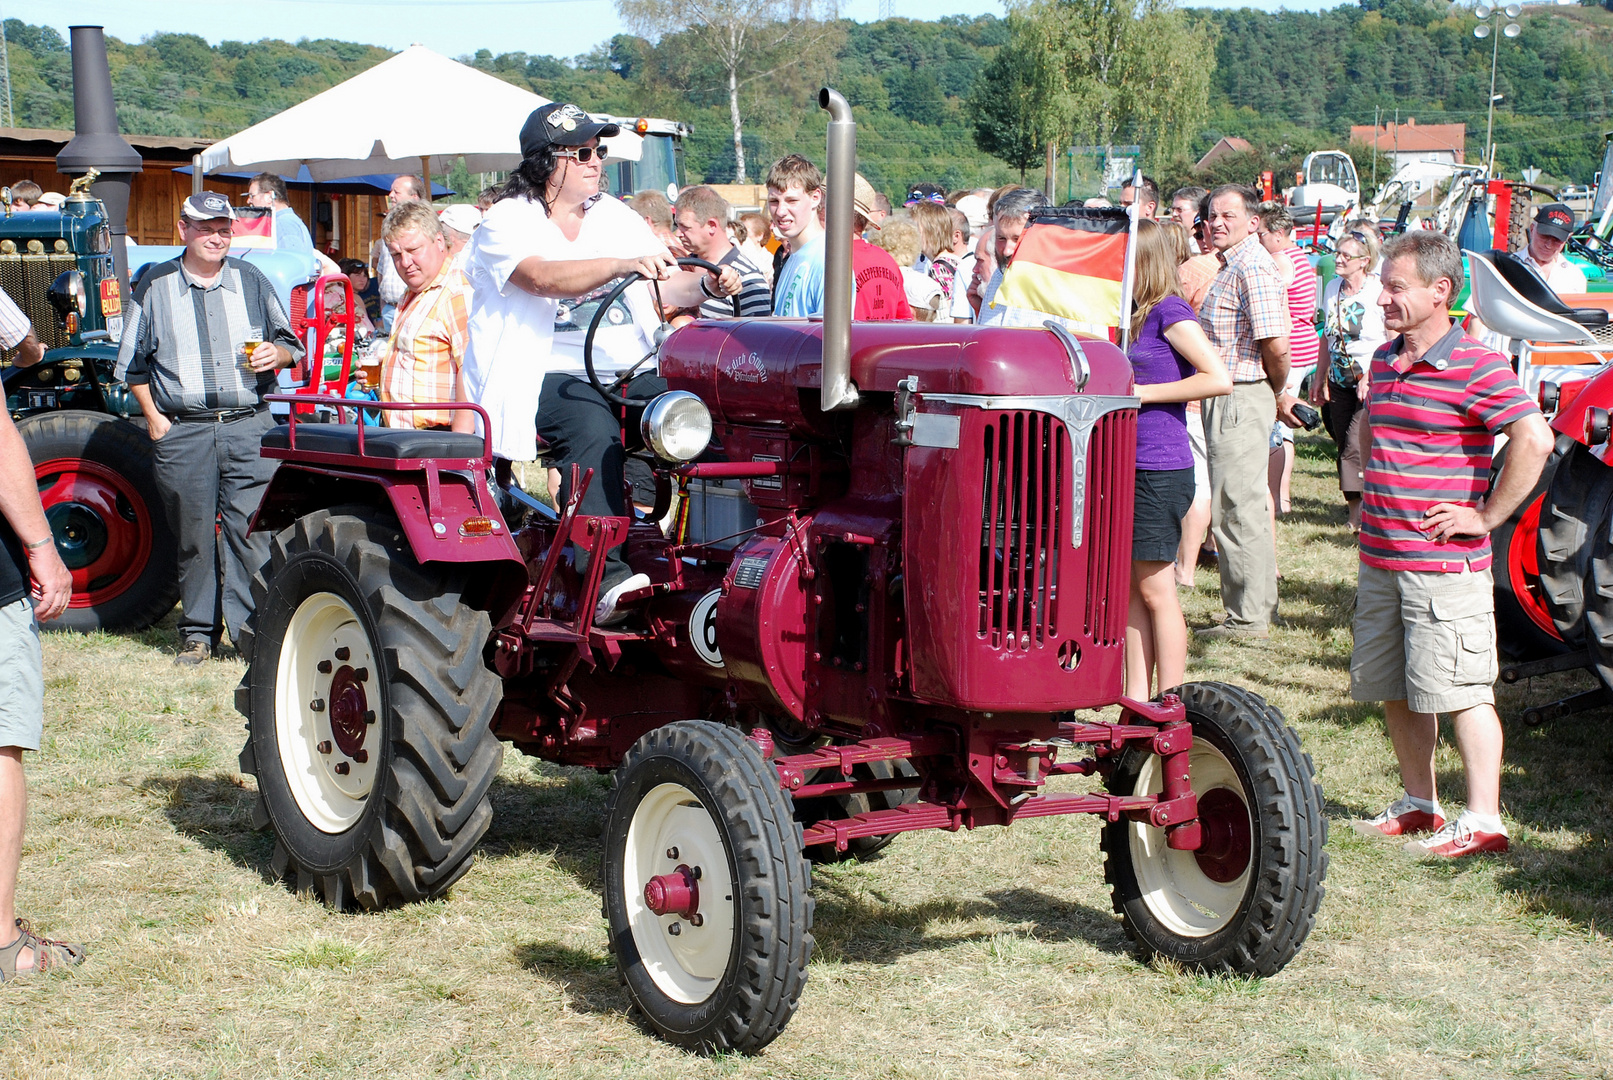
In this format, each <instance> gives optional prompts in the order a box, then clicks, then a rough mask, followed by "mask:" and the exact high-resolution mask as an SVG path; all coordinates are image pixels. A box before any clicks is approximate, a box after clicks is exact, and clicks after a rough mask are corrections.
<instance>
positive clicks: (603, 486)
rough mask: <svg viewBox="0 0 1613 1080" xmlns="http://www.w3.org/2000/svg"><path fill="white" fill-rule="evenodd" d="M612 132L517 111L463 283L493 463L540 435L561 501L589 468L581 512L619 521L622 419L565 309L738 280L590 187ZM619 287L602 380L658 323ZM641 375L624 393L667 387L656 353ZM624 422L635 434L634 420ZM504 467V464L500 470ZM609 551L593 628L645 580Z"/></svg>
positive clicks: (669, 298) (647, 394)
mask: <svg viewBox="0 0 1613 1080" xmlns="http://www.w3.org/2000/svg"><path fill="white" fill-rule="evenodd" d="M619 130H620V129H619V128H618V127H617V125H615V124H607V123H601V122H599V121H596V120H594V119H593V118H592V117H590V116H589V115H588V114H587V113H585V112H584V111H583V110H582V109H580V108H578V107H577V106H576V105H571V104H564V103H560V102H555V103H552V104H549V105H543V106H540V107H539V108H537V109H535V110H533V112H532V115H531V116H529V117H528V118H527V121H526V123H525V124H524V125H523V126H522V128H521V158H522V160H521V164H520V165H519V166H517V167H516V169H515V171H514V172H512V173H511V174H510V179H509V181H508V182H507V183H506V184H505V185H504V188H503V191H502V193H501V197H500V198H499V200H498V201H497V202H495V203H494V204H493V206H492V208H491V209H489V210H488V212H487V215H486V216H485V217H484V218H483V219H482V225H481V228H479V229H477V230H476V233H475V236H474V238H473V239H472V241H471V247H470V256H469V258H468V259H467V260H466V271H467V273H468V275H469V277H470V280H471V286H472V290H473V291H472V300H471V311H470V319H469V331H470V348H469V349H468V350H467V352H466V356H465V367H464V371H463V378H464V389H465V392H466V395H467V396H468V397H469V398H470V400H472V401H474V402H476V403H478V404H479V405H481V406H482V407H483V408H484V409H486V410H487V412H488V416H489V418H490V421H491V426H492V437H493V453H494V454H495V455H496V456H497V457H498V458H500V459H502V460H503V461H504V462H510V461H530V460H532V459H533V458H534V457H536V456H537V438H538V436H539V435H541V436H542V437H543V440H544V442H545V444H546V449H545V451H544V456H545V458H547V459H548V460H550V461H552V462H554V463H555V464H557V465H558V466H560V475H561V480H562V483H561V489H560V491H559V493H558V495H559V498H560V499H561V500H564V499H566V498H568V497H569V496H570V494H571V493H570V491H568V490H567V486H568V481H569V474H570V469H569V466H570V465H571V464H572V463H576V464H578V465H580V466H581V467H582V469H583V470H588V469H592V470H593V471H594V477H593V480H592V481H591V482H590V483H589V485H588V487H587V489H586V491H585V492H584V495H583V499H582V505H581V507H580V509H581V512H582V513H584V514H596V515H611V516H615V517H627V516H628V515H629V514H630V513H631V507H629V506H628V504H627V500H626V498H625V496H624V494H623V478H624V476H625V473H626V466H627V448H626V447H624V446H623V444H622V430H623V428H622V425H621V422H620V420H619V418H618V417H617V415H616V413H615V411H614V410H613V408H612V407H611V405H610V404H609V403H608V402H607V401H606V400H605V399H604V398H603V397H601V396H600V395H599V394H598V393H597V392H596V391H595V390H594V388H593V387H592V386H591V385H590V384H589V382H588V380H587V377H586V375H585V373H584V368H583V364H582V357H581V340H580V339H581V338H582V336H583V332H582V329H581V328H579V327H578V325H577V323H576V322H574V321H573V318H574V313H575V312H576V310H577V309H578V308H580V307H586V306H588V305H590V304H594V305H597V303H598V302H599V301H600V299H601V297H602V295H603V293H604V292H605V291H606V290H607V288H608V287H610V286H613V285H614V284H615V283H616V282H617V281H618V280H620V279H621V278H623V277H626V276H628V275H632V274H639V275H642V276H643V277H644V278H646V279H648V280H649V281H653V282H656V283H657V285H658V290H659V294H660V296H659V301H660V304H662V305H667V304H670V305H671V306H674V307H689V308H694V307H699V306H700V305H701V303H702V302H704V301H705V300H707V299H709V298H711V297H714V296H731V295H733V294H734V293H735V292H737V291H739V288H740V278H739V274H738V273H736V272H735V271H734V270H733V269H732V268H731V267H727V268H724V269H723V271H722V273H721V274H708V273H700V272H690V271H683V270H679V269H678V268H677V265H676V263H675V261H674V260H673V259H672V257H671V255H669V254H668V253H667V250H666V247H665V245H663V244H662V243H661V242H660V241H659V240H658V239H656V236H655V234H654V233H653V232H652V231H651V230H650V227H649V225H648V224H646V223H645V221H644V219H643V218H641V217H639V216H638V215H637V214H636V213H634V212H633V210H632V209H630V208H629V207H627V206H626V205H624V204H623V203H622V202H621V201H620V200H618V199H616V198H614V197H612V196H610V195H605V194H602V193H601V192H600V190H599V187H600V171H601V167H602V162H601V156H602V155H601V153H600V151H601V149H602V148H601V147H600V145H599V140H600V139H601V138H606V139H608V138H610V137H611V136H613V135H616V134H617V133H618V131H619ZM624 296H625V298H626V311H620V310H614V309H613V310H611V311H608V312H607V313H606V315H607V317H606V319H605V324H606V325H607V326H608V327H609V328H610V329H611V330H612V331H613V337H614V339H615V342H614V344H613V345H611V346H610V347H606V346H605V345H604V344H603V343H602V342H600V341H599V340H596V342H595V354H594V361H595V371H596V373H597V374H598V375H599V377H600V379H601V380H602V381H604V382H606V383H609V382H611V381H612V380H614V379H615V378H616V377H617V376H618V375H620V374H622V373H623V372H624V371H629V370H633V369H634V368H635V365H637V364H638V363H639V362H640V361H641V360H645V359H646V358H647V357H651V356H653V352H654V349H655V332H656V330H657V328H658V327H659V326H660V315H659V310H658V305H657V298H656V296H655V295H654V294H653V293H652V292H651V290H650V289H649V287H648V286H647V284H646V283H645V282H639V283H638V284H636V285H634V286H632V287H631V288H629V289H628V290H627V291H626V293H625V294H624ZM578 318H579V319H580V316H578ZM583 325H586V323H585V322H584V323H583ZM603 336H605V335H604V334H603V333H602V335H601V337H603ZM637 372H638V373H637V374H636V375H635V376H634V377H633V378H632V379H631V380H630V381H629V382H628V383H627V385H626V388H625V389H624V391H623V393H624V394H625V395H626V396H628V397H631V398H637V399H644V400H648V399H650V398H653V397H654V396H655V395H657V394H659V393H661V392H663V391H664V390H665V389H666V382H665V381H664V380H663V379H661V377H660V376H659V375H657V374H656V373H655V369H654V366H653V360H649V361H647V363H646V364H645V366H643V367H638V368H637ZM626 430H627V431H629V432H637V430H638V418H637V417H636V416H634V417H630V418H629V423H628V424H627V427H626ZM507 469H508V465H507V464H505V465H503V466H501V475H502V470H507ZM606 559H607V565H606V567H605V571H604V576H603V578H602V582H601V597H600V601H599V606H598V607H597V609H596V610H595V613H594V614H595V621H596V622H599V623H601V624H602V625H608V624H610V623H613V622H617V621H620V619H621V618H622V617H623V616H624V613H623V612H619V611H618V610H617V600H618V598H619V597H621V596H622V595H623V594H625V593H628V592H631V591H633V590H634V589H638V588H641V587H643V586H645V585H647V584H649V580H648V579H647V578H645V577H644V576H643V575H640V574H633V573H632V572H631V570H630V569H629V568H628V566H627V563H626V561H625V560H624V559H623V557H622V552H621V549H620V548H613V549H612V550H611V552H610V553H609V554H608V555H607V556H606Z"/></svg>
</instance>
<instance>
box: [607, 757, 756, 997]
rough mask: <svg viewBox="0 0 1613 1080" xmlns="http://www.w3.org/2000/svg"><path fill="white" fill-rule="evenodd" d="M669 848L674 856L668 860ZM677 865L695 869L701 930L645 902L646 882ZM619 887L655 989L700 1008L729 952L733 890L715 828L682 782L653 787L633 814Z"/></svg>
mask: <svg viewBox="0 0 1613 1080" xmlns="http://www.w3.org/2000/svg"><path fill="white" fill-rule="evenodd" d="M674 850H675V851H676V852H677V855H676V856H675V857H671V856H669V854H668V853H669V852H671V851H674ZM679 866H688V867H691V868H698V869H699V870H700V880H699V890H700V901H699V906H698V909H697V910H698V914H699V915H700V918H701V922H702V925H700V926H695V925H693V924H692V923H691V922H690V921H689V920H688V919H685V918H682V917H681V916H678V915H657V914H656V913H655V912H653V911H651V910H650V908H649V905H647V904H646V903H645V902H644V886H645V885H646V884H648V883H649V881H650V879H651V878H653V877H656V876H658V875H660V874H670V873H673V872H674V871H675V870H676V869H677V868H678V867H679ZM622 888H623V891H624V892H625V893H626V896H625V897H624V900H625V901H626V907H627V925H628V927H629V928H630V929H631V930H632V932H633V944H634V945H636V946H637V947H638V954H639V958H640V959H641V960H642V961H643V962H644V970H645V971H646V972H648V974H649V976H650V978H651V979H652V980H653V981H654V982H655V985H656V987H657V988H659V989H660V991H661V992H662V993H663V994H665V995H666V996H667V997H669V998H671V999H672V1000H673V1001H676V1002H679V1003H680V1004H683V1005H698V1004H699V1003H700V1002H702V1001H705V1000H706V999H707V998H709V997H710V996H711V995H712V994H713V993H715V992H716V991H717V988H718V987H719V986H720V985H722V980H723V976H724V975H725V974H727V971H728V961H729V958H730V957H731V956H732V954H733V948H734V909H735V906H736V905H735V903H734V896H735V895H736V888H737V886H736V885H735V884H734V881H733V878H732V876H731V875H730V873H729V870H728V849H727V847H725V846H724V844H723V841H722V835H721V834H720V833H719V832H718V831H717V823H716V822H715V821H714V820H712V816H711V812H710V811H708V810H707V809H706V808H705V806H703V805H702V804H701V802H700V798H699V796H697V795H696V794H695V793H694V792H692V791H690V790H689V789H688V788H686V787H684V786H683V785H682V784H659V785H657V786H656V787H654V788H652V789H651V790H650V791H649V792H648V793H646V794H645V796H644V798H642V799H641V800H639V804H638V806H637V807H636V808H634V810H633V820H632V821H631V822H629V823H628V826H627V849H626V851H625V852H624V853H623V866H622ZM674 926H676V927H677V928H678V930H677V932H676V933H673V931H672V927H674Z"/></svg>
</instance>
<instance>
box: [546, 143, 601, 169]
mask: <svg viewBox="0 0 1613 1080" xmlns="http://www.w3.org/2000/svg"><path fill="white" fill-rule="evenodd" d="M595 154H598V155H599V160H600V161H604V160H605V158H607V157H609V156H610V150H609V149H608V148H606V147H603V146H579V147H577V149H575V150H556V151H555V152H554V156H555V157H563V158H572V159H574V160H575V161H576V162H577V163H578V164H581V165H586V164H588V163H589V162H590V161H592V160H594V155H595Z"/></svg>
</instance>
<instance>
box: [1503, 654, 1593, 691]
mask: <svg viewBox="0 0 1613 1080" xmlns="http://www.w3.org/2000/svg"><path fill="white" fill-rule="evenodd" d="M1592 663H1593V661H1592V660H1591V653H1590V650H1589V649H1581V650H1580V651H1579V652H1571V653H1564V654H1563V655H1561V656H1549V657H1547V658H1546V659H1544V660H1530V661H1529V662H1527V663H1523V664H1508V665H1507V666H1506V667H1504V668H1502V669H1501V681H1502V682H1504V683H1507V684H1509V685H1510V684H1512V683H1515V682H1517V681H1518V680H1520V679H1532V678H1534V677H1535V676H1536V675H1553V674H1556V673H1557V672H1559V671H1578V670H1579V669H1581V668H1588V667H1590V666H1591V664H1592Z"/></svg>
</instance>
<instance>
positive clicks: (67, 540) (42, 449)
mask: <svg viewBox="0 0 1613 1080" xmlns="http://www.w3.org/2000/svg"><path fill="white" fill-rule="evenodd" d="M17 432H18V434H20V435H21V436H22V441H23V445H25V446H26V447H27V448H28V456H29V457H30V458H31V459H32V461H33V466H34V479H35V480H36V481H37V482H38V484H39V498H40V502H42V503H43V504H44V507H45V519H46V520H47V521H48V522H49V523H50V531H51V533H52V534H53V535H54V536H55V538H56V550H57V551H58V552H59V553H60V554H61V556H62V561H63V562H64V563H66V564H67V569H68V571H69V572H70V573H71V574H72V577H73V599H72V601H71V602H70V603H69V604H68V606H67V610H66V611H64V612H62V614H61V615H60V616H59V617H58V618H55V619H52V620H51V621H50V622H48V623H46V624H45V629H47V630H77V631H79V632H81V633H88V632H90V631H92V630H112V631H120V630H144V629H145V628H146V627H148V626H150V625H151V624H152V623H154V622H156V621H157V620H159V619H161V618H162V617H163V616H164V615H166V614H168V613H169V612H170V611H172V610H173V609H174V604H176V603H177V602H178V601H179V555H178V552H179V545H178V542H177V541H176V540H175V539H174V533H173V530H172V529H171V528H169V526H168V515H167V512H166V511H165V510H164V509H163V504H162V496H161V494H160V493H159V492H158V491H157V480H156V476H155V474H154V472H153V469H154V461H155V455H154V453H153V451H152V447H151V439H150V437H148V436H147V435H146V431H145V428H144V427H142V426H141V425H139V424H136V423H133V422H131V421H128V420H123V419H120V418H119V417H116V416H110V415H107V414H105V413H94V412H86V411H84V410H81V409H65V410H63V411H61V412H50V413H41V414H38V415H36V416H30V417H26V418H24V419H23V420H21V421H19V422H18V423H17Z"/></svg>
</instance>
